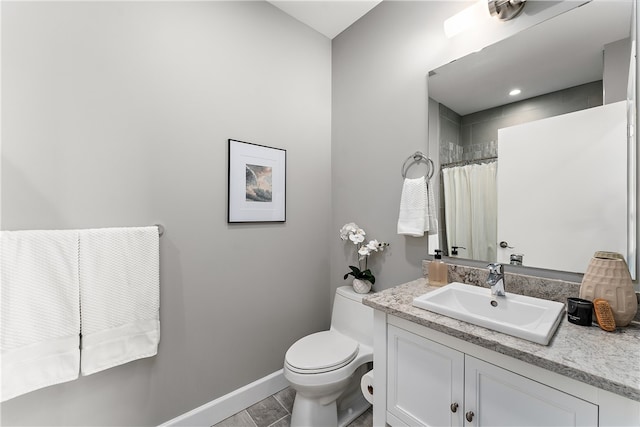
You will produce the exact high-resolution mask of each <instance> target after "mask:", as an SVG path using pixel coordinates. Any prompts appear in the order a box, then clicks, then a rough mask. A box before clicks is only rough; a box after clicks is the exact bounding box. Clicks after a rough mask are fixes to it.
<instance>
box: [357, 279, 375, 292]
mask: <svg viewBox="0 0 640 427" xmlns="http://www.w3.org/2000/svg"><path fill="white" fill-rule="evenodd" d="M353 290H354V291H356V292H357V293H359V294H368V293H369V291H370V290H371V282H370V281H368V280H360V279H353Z"/></svg>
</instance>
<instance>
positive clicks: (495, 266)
mask: <svg viewBox="0 0 640 427" xmlns="http://www.w3.org/2000/svg"><path fill="white" fill-rule="evenodd" d="M487 267H488V268H489V273H491V274H503V272H504V266H503V265H502V264H500V263H497V262H492V263H491V264H489V265H487Z"/></svg>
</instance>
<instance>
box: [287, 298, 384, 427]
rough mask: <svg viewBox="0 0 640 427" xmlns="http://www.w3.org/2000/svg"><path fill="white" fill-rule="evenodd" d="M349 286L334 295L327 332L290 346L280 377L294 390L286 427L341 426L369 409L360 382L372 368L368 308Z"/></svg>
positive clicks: (370, 324) (371, 319)
mask: <svg viewBox="0 0 640 427" xmlns="http://www.w3.org/2000/svg"><path fill="white" fill-rule="evenodd" d="M362 298H363V295H362V294H357V293H356V292H354V291H353V288H352V287H351V286H343V287H340V288H338V289H337V290H336V295H335V300H334V304H333V310H332V314H331V328H330V329H329V330H328V331H322V332H317V333H315V334H311V335H308V336H306V337H303V338H301V339H299V340H298V341H296V342H295V343H294V344H293V345H292V346H291V347H290V348H289V350H288V351H287V353H286V355H285V362H284V376H285V378H286V379H287V381H288V382H289V384H290V385H291V387H292V388H293V389H294V390H296V398H295V401H294V404H293V411H292V413H291V426H292V427H296V426H338V427H341V426H345V425H347V424H349V423H350V422H351V421H353V420H354V419H355V418H357V417H358V416H359V415H360V414H362V413H363V412H364V411H366V410H367V409H368V408H369V406H370V404H369V402H367V401H366V399H365V398H364V396H363V395H362V392H361V390H360V379H361V378H362V376H363V375H364V374H365V373H367V372H368V371H369V370H371V368H372V362H373V349H372V347H373V345H372V344H373V309H372V308H370V307H367V306H365V305H363V304H362Z"/></svg>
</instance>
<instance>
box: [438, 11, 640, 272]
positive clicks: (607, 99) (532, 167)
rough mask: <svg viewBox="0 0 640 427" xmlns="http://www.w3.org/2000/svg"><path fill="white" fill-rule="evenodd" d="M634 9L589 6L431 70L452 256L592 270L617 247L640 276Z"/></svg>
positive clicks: (443, 243) (443, 232)
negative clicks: (596, 258)
mask: <svg viewBox="0 0 640 427" xmlns="http://www.w3.org/2000/svg"><path fill="white" fill-rule="evenodd" d="M633 7H634V5H633V1H632V0H619V1H618V0H616V1H610V2H609V1H608V2H601V1H600V2H589V3H587V4H585V5H583V6H581V7H578V8H576V9H573V10H571V11H569V12H566V13H563V14H561V15H558V16H556V17H554V18H552V19H549V20H547V21H545V22H542V23H540V24H538V25H535V26H533V27H531V28H528V29H526V30H524V31H522V32H520V33H518V34H516V35H514V36H512V37H509V38H507V39H505V40H502V41H500V42H498V43H496V44H494V45H491V46H488V47H486V48H485V49H483V50H481V51H480V52H476V53H473V54H471V55H468V56H465V57H463V58H460V59H458V60H456V61H453V62H451V63H449V64H446V65H444V66H442V67H439V68H437V69H435V70H431V71H430V72H429V77H428V94H429V108H430V109H432V108H437V109H438V111H439V114H437V116H438V120H437V123H433V122H432V121H431V118H433V117H434V116H435V114H430V123H429V126H430V128H431V129H437V130H438V131H437V134H438V145H437V146H439V152H438V153H437V156H438V161H437V162H436V163H438V164H440V173H439V174H436V176H437V178H436V180H435V181H436V183H435V184H436V185H437V187H438V188H439V199H440V204H441V208H440V210H439V217H440V221H441V226H440V235H439V244H440V248H441V249H442V250H443V251H444V254H445V255H448V256H457V257H459V258H466V259H472V260H477V261H487V262H495V261H498V262H503V263H512V264H515V265H524V266H527V267H535V268H542V269H549V270H558V271H566V272H571V273H583V272H584V270H585V269H586V267H587V265H588V262H589V260H590V258H591V256H592V255H593V253H595V252H596V251H598V250H609V251H614V252H619V253H621V254H623V255H624V257H625V258H626V259H627V263H628V264H629V267H630V271H631V274H632V276H633V277H634V279H635V256H636V255H635V254H636V252H635V251H636V248H635V235H636V230H635V206H636V201H635V187H634V186H632V183H633V184H635V182H636V174H635V168H636V165H635V151H633V153H631V154H629V150H635V143H636V142H635V135H632V134H630V135H627V129H633V128H632V127H630V126H629V122H630V120H629V119H632V118H634V117H635V84H636V83H635V76H636V73H635V45H634V43H632V40H633V38H632V37H631V30H632V27H633V26H632V15H633V13H632V12H633ZM516 89H518V90H519V91H520V92H519V93H515V92H512V91H514V90H516ZM510 92H511V93H512V94H511V95H510ZM514 93H515V94H514ZM598 120H603V121H602V122H598ZM595 123H600V124H595ZM587 124H595V127H594V129H600V128H605V129H607V132H601V135H599V136H598V137H597V138H595V135H594V134H595V133H597V132H595V131H593V130H591V131H590V130H588V129H587ZM582 125H584V126H582ZM542 129H545V130H544V132H545V133H544V135H543V133H542V132H543V130H542ZM609 130H611V132H609ZM432 134H433V132H432ZM537 135H539V139H536V136H537ZM592 136H594V138H595V139H597V140H592V138H591V137H592ZM540 139H542V140H540ZM430 146H431V147H433V146H435V145H434V144H432V143H431V144H430ZM502 153H504V155H503V154H502ZM434 155H436V154H435V153H433V154H432V155H431V157H434ZM523 156H524V157H523ZM503 157H504V158H503ZM632 187H633V188H632ZM563 194H564V195H565V196H563ZM568 195H571V196H575V195H577V196H576V197H575V200H573V201H571V204H565V205H564V206H562V203H561V202H568V199H569V197H568ZM589 199H590V200H589ZM534 208H535V209H534ZM513 230H519V231H526V233H524V232H523V233H515V232H513ZM455 248H457V249H455ZM432 249H435V248H430V252H432ZM456 252H457V253H456Z"/></svg>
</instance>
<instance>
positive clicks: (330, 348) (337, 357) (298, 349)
mask: <svg viewBox="0 0 640 427" xmlns="http://www.w3.org/2000/svg"><path fill="white" fill-rule="evenodd" d="M358 347H359V345H358V342H357V341H355V340H353V339H351V338H349V337H347V336H345V335H342V334H340V333H338V332H334V331H323V332H317V333H315V334H311V335H307V336H306V337H304V338H301V339H299V340H298V341H296V342H295V343H294V344H293V345H292V346H291V347H290V348H289V350H288V351H287V354H286V355H285V358H284V359H285V362H286V363H287V366H288V367H289V369H291V370H292V371H294V372H299V373H309V374H318V373H322V372H328V371H333V370H335V369H339V368H341V367H343V366H345V365H347V364H349V362H351V361H352V360H353V359H355V357H356V355H357V354H358Z"/></svg>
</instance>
